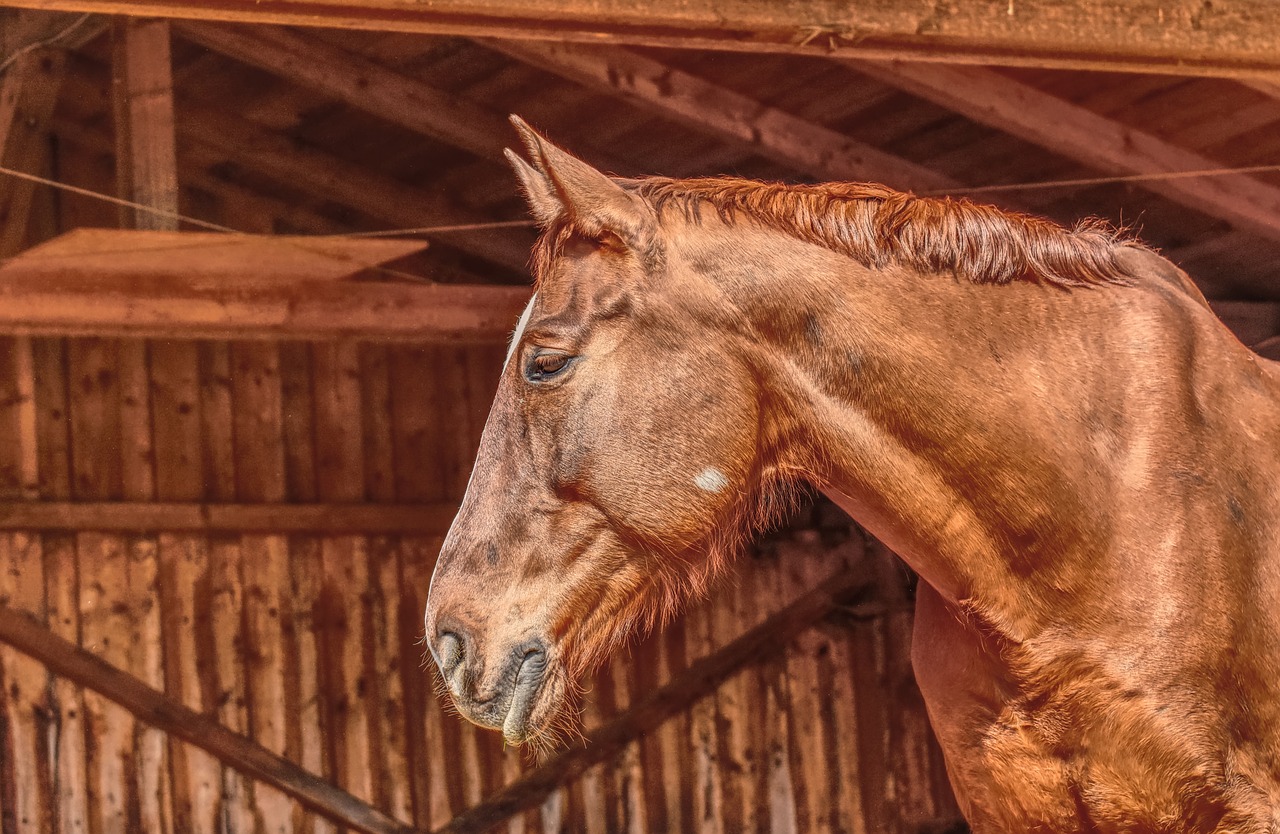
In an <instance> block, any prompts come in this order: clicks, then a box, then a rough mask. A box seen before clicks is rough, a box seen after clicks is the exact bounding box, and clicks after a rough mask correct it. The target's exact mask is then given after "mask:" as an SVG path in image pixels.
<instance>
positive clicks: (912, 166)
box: [485, 40, 956, 191]
mask: <svg viewBox="0 0 1280 834" xmlns="http://www.w3.org/2000/svg"><path fill="white" fill-rule="evenodd" d="M485 45H486V46H489V47H492V48H494V49H497V50H499V51H501V52H504V53H506V54H508V55H510V56H511V57H513V58H516V59H518V60H521V61H525V62H526V63H529V64H533V65H535V66H538V67H541V68H543V69H545V70H548V71H549V72H552V73H555V74H557V75H561V76H563V77H565V78H569V79H572V80H574V81H577V82H579V83H581V84H585V85H587V86H589V87H592V88H595V89H598V90H603V91H604V92H606V93H609V94H612V95H622V96H625V97H627V98H629V99H631V100H632V101H634V102H636V103H637V104H639V105H641V106H643V107H645V108H647V109H649V110H651V111H652V112H654V113H656V114H658V115H660V116H662V117H664V118H668V119H672V120H673V121H677V122H680V123H682V124H685V125H688V126H689V127H692V128H694V129H696V130H700V131H702V132H704V133H708V134H711V135H715V136H718V137H720V138H722V139H724V140H726V141H729V142H733V143H736V144H739V145H742V146H744V147H749V148H751V149H752V150H754V151H756V152H757V153H759V154H760V155H762V156H765V157H768V158H770V159H772V160H774V161H775V162H779V163H781V164H783V165H787V166H788V167H791V168H795V169H796V170H799V171H804V172H805V173H807V174H810V175H811V176H814V177H817V178H819V179H831V180H874V181H877V182H884V183H887V184H888V185H892V186H894V187H895V188H901V189H904V190H917V191H932V190H944V189H947V188H952V187H955V186H956V182H955V181H954V180H952V179H950V178H948V177H946V176H943V175H942V174H939V173H937V172H935V171H932V170H930V169H929V168H926V167H925V166H923V165H917V164H916V163H914V162H911V161H909V160H906V159H902V158H901V157H897V156H894V155H893V154H890V153H886V152H884V151H882V150H880V149H879V148H876V147H873V146H871V145H868V144H866V143H863V142H858V141H856V140H853V139H850V138H848V137H846V136H843V135H842V134H840V133H838V132H837V131H834V130H831V129H829V128H826V127H823V126H821V125H817V124H814V123H812V122H809V121H806V120H804V119H801V118H799V117H797V116H794V115H792V114H790V113H787V112H785V111H783V110H780V109H778V108H776V107H768V106H766V105H764V104H761V103H760V102H758V101H755V100H753V99H752V98H751V97H750V96H746V95H743V94H742V93H739V92H737V91H735V90H730V89H728V88H727V87H723V86H720V85H718V84H714V83H712V82H710V81H708V80H706V79H703V78H700V77H698V76H696V75H694V74H692V73H688V72H684V71H683V70H679V69H676V68H675V67H671V66H668V65H667V64H664V63H662V62H661V61H657V60H654V59H652V58H648V57H646V56H643V55H639V54H637V53H635V52H632V51H630V50H626V49H619V48H614V47H603V48H602V47H593V46H583V45H579V44H568V43H546V42H535V41H493V40H490V41H485Z"/></svg>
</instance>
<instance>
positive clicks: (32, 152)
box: [0, 49, 65, 258]
mask: <svg viewBox="0 0 1280 834" xmlns="http://www.w3.org/2000/svg"><path fill="white" fill-rule="evenodd" d="M64 68H65V60H64V56H63V55H62V53H61V52H57V51H53V50H47V49H37V50H34V51H32V52H29V53H27V54H26V55H24V56H22V57H21V58H19V59H18V60H17V61H16V62H15V63H14V64H13V66H11V67H10V68H9V69H8V70H7V71H6V72H5V75H4V78H3V79H0V164H3V165H4V167H6V168H11V169H13V170H16V171H24V172H26V173H38V172H39V171H40V170H41V168H42V161H43V160H44V157H45V155H46V154H47V153H48V145H47V142H46V137H47V135H48V132H49V130H48V126H49V117H50V116H52V115H53V106H54V104H55V103H56V102H57V99H58V88H59V87H60V86H61V84H62V76H63V70H64ZM34 191H35V183H32V182H29V181H27V180H19V179H16V178H13V177H10V176H8V175H5V174H0V258H3V257H8V256H9V255H12V254H14V253H15V252H18V251H19V250H21V249H22V248H23V244H24V242H25V239H26V233H27V215H28V214H29V212H30V209H31V198H32V194H33V193H34Z"/></svg>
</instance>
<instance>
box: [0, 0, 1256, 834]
mask: <svg viewBox="0 0 1280 834" xmlns="http://www.w3.org/2000/svg"><path fill="white" fill-rule="evenodd" d="M5 5H6V6H9V7H10V8H5V9H3V10H0V66H2V67H3V76H2V77H0V165H2V166H3V170H2V171H0V258H3V261H0V599H2V600H3V602H4V605H3V607H0V641H2V642H0V834H14V833H15V832H60V833H64V834H72V832H74V833H75V834H111V833H112V832H138V831H141V832H160V833H162V834H168V833H169V832H174V834H177V833H178V832H237V833H238V832H262V833H263V834H265V833H266V832H271V834H277V832H332V831H344V830H345V831H365V832H373V833H374V834H387V833H389V832H399V833H400V834H405V833H406V832H410V831H421V832H433V831H434V832H446V831H447V832H456V834H461V832H482V831H506V832H512V834H515V833H516V832H528V834H534V832H547V834H551V832H694V831H697V832H723V834H732V832H739V831H769V832H811V831H822V832H851V833H852V832H859V833H860V832H867V833H868V834H874V833H875V832H890V833H891V834H907V833H908V832H911V833H912V834H915V833H917V832H918V833H919V834H926V832H932V833H933V834H941V832H948V831H963V830H965V829H964V823H963V822H962V820H961V818H960V815H959V812H958V810H957V807H956V804H955V801H954V799H953V798H952V797H951V794H950V790H949V787H948V783H947V778H946V773H945V770H944V768H943V765H942V762H941V758H940V755H939V753H938V751H937V748H936V745H935V742H934V741H933V738H932V735H931V732H930V729H929V725H928V721H927V717H926V716H925V714H924V709H923V706H922V704H921V701H920V698H919V695H918V693H917V692H916V690H915V684H914V682H913V679H912V673H911V668H910V657H909V652H910V626H911V599H912V577H911V575H910V573H909V572H908V571H907V570H906V569H905V568H904V567H903V566H902V565H901V563H900V562H898V561H896V559H895V557H894V556H893V555H892V554H891V553H889V552H888V551H887V550H886V549H885V548H884V547H882V546H881V545H879V544H878V543H876V542H875V541H874V540H872V539H871V538H870V537H869V536H867V535H866V534H865V533H864V532H863V531H861V530H860V529H859V528H858V527H857V526H855V525H854V524H853V523H852V522H850V521H849V520H848V519H847V518H846V517H845V516H844V515H843V514H842V513H841V512H839V511H838V510H836V509H835V508H834V507H832V506H831V505H829V504H826V503H824V502H821V501H819V502H815V503H812V504H811V505H809V506H806V507H805V508H803V509H801V510H800V511H799V512H798V513H797V514H796V516H795V518H793V519H792V520H791V522H790V523H788V524H787V525H785V526H784V527H783V528H782V529H780V530H778V531H776V532H774V533H771V534H769V535H767V536H766V537H764V538H763V539H762V540H761V541H759V542H757V543H755V544H754V545H753V546H752V547H751V548H750V549H749V550H748V552H746V553H744V554H743V556H742V558H741V559H740V561H739V562H738V564H737V565H736V566H735V567H734V569H733V571H732V573H731V575H730V576H728V577H727V578H726V579H725V580H724V581H722V582H720V583H719V584H718V585H717V586H716V587H715V588H714V589H713V591H712V593H711V594H710V595H709V597H708V598H707V599H705V600H700V601H697V602H695V603H694V604H692V605H691V606H690V608H689V609H688V610H687V611H686V612H685V613H684V614H683V615H681V616H680V617H679V618H678V619H677V620H676V621H675V622H674V623H673V624H672V625H670V626H669V627H667V628H666V629H665V630H663V631H662V632H661V633H659V634H656V635H653V636H651V637H649V638H647V639H644V640H642V641H640V642H638V643H637V644H635V645H634V646H632V647H631V648H629V649H628V650H627V651H625V652H622V653H621V654H619V655H617V656H616V657H615V658H614V659H613V661H612V662H611V663H610V664H609V665H608V666H607V667H606V668H604V669H602V670H601V671H600V673H599V674H598V675H597V676H596V677H595V679H594V680H593V681H592V682H591V683H590V685H589V686H588V687H587V688H586V692H585V695H584V701H583V736H582V738H581V739H571V740H568V741H567V742H566V744H567V745H568V746H567V747H566V748H565V749H564V750H562V751H560V752H558V753H553V754H550V755H549V756H547V757H544V758H542V759H538V758H534V757H531V756H530V755H528V754H527V753H526V752H524V751H522V750H520V749H514V748H509V749H504V746H503V743H502V740H501V737H500V735H499V734H497V733H494V732H492V731H487V730H480V729H478V728H475V727H473V726H472V725H470V724H467V723H464V722H463V721H462V720H461V719H460V718H458V717H457V716H456V715H454V714H453V713H452V712H451V711H450V709H449V708H448V706H447V705H446V703H445V702H444V700H443V699H442V698H441V697H439V696H438V694H437V690H436V684H435V677H434V669H433V667H432V666H431V664H430V663H429V662H424V651H423V645H422V643H421V637H422V634H421V630H422V612H423V607H424V602H425V597H426V593H427V587H428V582H429V579H430V576H431V571H432V567H433V564H434V560H435V557H436V553H437V550H438V548H439V546H440V543H441V540H442V536H443V534H444V532H445V530H446V529H447V526H448V524H449V521H450V519H451V518H452V514H453V511H454V509H455V508H456V506H457V503H458V501H459V499H460V497H461V495H462V492H463V490H464V489H465V487H466V483H467V479H468V476H469V473H470V468H471V459H472V455H473V452H474V450H475V448H476V445H477V443H478V439H479V435H480V432H481V429H482V427H483V423H484V419H485V415H486V412H487V410H488V404H489V401H490V398H491V397H492V394H493V391H494V388H495V385H496V381H497V374H498V371H499V369H500V366H501V364H502V361H503V357H504V352H505V348H506V340H507V337H508V335H509V333H510V330H511V327H512V325H513V324H514V322H515V319H516V317H517V315H518V313H519V311H520V309H521V308H522V307H523V305H524V303H525V301H526V300H527V298H528V295H529V291H530V290H529V287H530V276H529V272H528V268H527V259H528V252H529V248H530V245H531V243H532V242H533V240H534V230H533V229H532V228H531V226H530V224H529V222H528V220H529V219H528V215H527V213H526V210H525V206H524V203H523V201H522V199H521V197H520V195H519V194H518V192H517V189H516V186H515V180H514V178H513V177H512V175H511V172H510V170H509V168H508V167H507V165H506V163H505V161H504V160H503V158H502V150H503V148H504V147H506V146H508V145H513V144H514V143H515V142H516V137H515V134H514V132H513V131H512V129H511V128H510V126H509V125H508V123H507V116H508V114H511V113H517V114H520V115H521V116H522V117H524V118H525V119H526V120H528V121H529V122H530V123H531V124H532V125H534V126H535V127H537V128H539V129H540V130H543V131H545V133H546V134H547V135H548V136H550V137H551V138H552V139H553V140H555V141H557V142H559V143H560V144H562V145H563V146H564V147H566V148H567V149H569V150H571V151H573V152H574V153H576V154H579V155H580V156H582V157H583V158H584V159H586V160H587V161H589V162H591V163H592V164H594V165H596V166H597V167H600V168H602V169H604V170H608V171H611V172H614V173H617V174H620V175H624V176H636V175H643V174H664V175H673V176H694V175H718V174H733V175H740V176H748V177H753V178H760V179H770V180H783V181H788V182H816V181H826V180H873V181H878V182H884V183H887V184H889V185H891V186H894V187H896V188H900V189H903V190H911V191H914V192H916V193H921V194H925V193H927V194H954V195H957V196H968V197H970V198H971V199H974V200H982V201H988V202H993V203H996V204H998V205H1001V206H1003V207H1006V208H1011V209H1018V210H1023V211H1028V212H1032V213H1035V214H1040V215H1045V216H1048V217H1050V218H1052V219H1054V220H1056V221H1058V222H1061V223H1063V224H1073V223H1075V222H1076V221H1077V220H1079V219H1081V218H1084V217H1088V216H1098V217H1101V218H1104V219H1105V220H1108V221H1110V222H1111V223H1114V224H1116V225H1120V226H1125V227H1128V228H1130V229H1132V230H1134V232H1135V233H1136V234H1138V235H1140V236H1141V238H1142V239H1143V240H1145V241H1147V242H1148V243H1150V244H1151V245H1153V246H1155V247H1157V248H1158V249H1159V250H1160V251H1161V252H1162V253H1164V254H1165V255H1166V256H1167V257H1169V258H1170V259H1172V260H1173V261H1174V262H1176V263H1177V264H1179V265H1180V266H1182V267H1183V268H1184V269H1185V270H1187V272H1189V273H1190V274H1191V276H1192V277H1193V278H1194V279H1195V280H1196V282H1197V283H1198V284H1199V286H1200V287H1201V288H1202V289H1203V291H1204V293H1205V295H1206V296H1207V297H1208V298H1209V299H1210V301H1211V302H1212V304H1213V305H1214V308H1215V310H1217V312H1218V313H1219V314H1220V316H1221V317H1222V318H1223V319H1224V321H1225V322H1226V323H1227V324H1228V325H1229V326H1230V327H1231V328H1232V329H1233V330H1234V331H1235V332H1236V333H1237V334H1238V336H1239V337H1240V339H1241V340H1242V341H1243V342H1245V343H1246V344H1248V345H1250V346H1253V347H1255V349H1256V350H1258V351H1259V352H1260V353H1263V354H1268V353H1269V354H1270V355H1272V356H1280V270H1277V268H1276V264H1277V262H1280V9H1278V8H1276V7H1275V6H1274V4H1272V3H1271V2H1270V1H1269V0H1235V1H1234V2H1215V3H1213V4H1209V3H1201V2H1190V1H1189V0H1165V1H1164V2H1138V3H1132V4H1116V3H1106V2H1100V1H1099V0H1055V2H1049V1H1048V0H1000V1H999V2H977V3H965V4H961V3H920V2H911V0H883V2H878V3H869V4H867V3H842V2H819V0H795V1H794V2H789V3H775V2H772V1H771V0H731V2H712V0H688V2H683V3H680V4H660V3H653V4H647V3H642V2H637V0H603V1H602V2H591V3H587V2H579V1H578V0H563V2H552V0H468V1H466V2H464V1H463V0H436V2H432V3H419V2H414V1H413V0H373V1H372V2H367V3H356V2H352V1H351V0H345V1H344V0H271V2H252V1H251V0H222V1H221V2H218V3H200V2H194V0H107V1H106V2H102V1H100V0H95V1H94V2H90V0H22V2H18V3H8V4H5ZM14 7H24V8H14ZM31 177H34V179H33V178H31ZM50 183H54V184H50ZM103 196H105V197H106V198H108V199H105V200H104V199H103V198H102V197H103ZM112 198H114V199H116V200H117V202H111V201H110V199H112ZM120 201H123V202H120Z"/></svg>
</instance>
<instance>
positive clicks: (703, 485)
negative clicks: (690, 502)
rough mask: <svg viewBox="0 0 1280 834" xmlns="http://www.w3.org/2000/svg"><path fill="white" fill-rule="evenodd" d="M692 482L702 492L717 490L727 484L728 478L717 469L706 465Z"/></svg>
mask: <svg viewBox="0 0 1280 834" xmlns="http://www.w3.org/2000/svg"><path fill="white" fill-rule="evenodd" d="M693 483H694V485H695V486H697V487H698V489H700V490H703V491H704V492H719V491H720V490H722V489H724V488H725V487H727V486H728V485H729V479H728V478H726V477H725V476H724V473H723V472H721V471H720V470H719V469H716V468H715V467H714V466H708V467H707V468H706V469H704V470H702V471H701V472H699V473H698V474H697V476H696V477H695V478H694V479H693Z"/></svg>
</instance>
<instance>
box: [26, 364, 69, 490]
mask: <svg viewBox="0 0 1280 834" xmlns="http://www.w3.org/2000/svg"><path fill="white" fill-rule="evenodd" d="M31 357H32V361H31V364H32V369H33V375H34V378H35V398H36V449H37V468H38V471H39V483H40V497H41V498H44V499H54V500H56V499H64V500H65V499H67V498H70V497H71V432H70V419H69V417H68V411H67V408H68V406H67V357H66V342H65V340H63V339H57V338H39V339H33V340H32V344H31Z"/></svg>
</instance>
